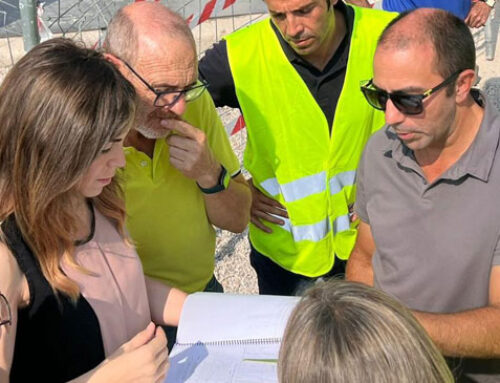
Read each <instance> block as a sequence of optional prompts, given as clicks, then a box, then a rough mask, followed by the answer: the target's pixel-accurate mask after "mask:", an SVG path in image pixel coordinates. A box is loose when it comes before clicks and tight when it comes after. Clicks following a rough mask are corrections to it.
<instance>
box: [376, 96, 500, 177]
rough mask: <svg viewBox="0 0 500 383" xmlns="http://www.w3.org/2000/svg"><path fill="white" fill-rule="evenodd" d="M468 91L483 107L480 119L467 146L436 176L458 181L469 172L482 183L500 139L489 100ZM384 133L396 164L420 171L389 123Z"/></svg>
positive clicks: (499, 124)
mask: <svg viewBox="0 0 500 383" xmlns="http://www.w3.org/2000/svg"><path fill="white" fill-rule="evenodd" d="M472 92H473V93H472V95H473V97H474V99H475V100H476V102H477V103H478V104H479V105H481V106H483V107H484V109H485V110H484V116H483V120H482V121H481V125H480V127H479V130H478V132H477V134H476V137H475V138H474V141H472V144H471V145H470V147H469V148H468V149H467V150H466V151H465V153H464V154H463V155H462V156H461V157H460V158H459V159H458V161H457V162H456V163H455V164H453V165H452V166H451V167H450V169H448V170H447V171H446V172H445V173H444V174H443V175H442V176H441V177H439V179H450V180H458V179H460V178H461V177H463V176H464V175H466V174H469V175H471V176H473V177H476V178H478V179H481V180H483V181H485V182H486V181H488V178H489V175H490V171H491V168H492V166H493V161H494V160H495V155H496V152H497V148H498V144H499V139H500V114H499V112H498V111H497V110H496V109H495V108H494V106H493V105H492V103H491V102H487V101H486V98H485V97H484V95H483V94H482V93H481V92H479V91H477V90H473V91H472ZM385 133H386V135H387V138H388V139H389V140H390V142H391V144H390V148H389V150H388V152H386V153H387V154H389V152H390V154H391V156H392V158H393V159H394V160H395V161H396V162H398V163H399V164H400V165H402V166H404V167H407V168H410V169H413V170H415V171H417V172H418V173H419V174H422V171H421V169H420V166H419V165H418V163H417V161H416V159H415V156H414V154H413V151H412V150H411V149H408V148H407V147H406V146H405V145H404V144H403V143H402V141H401V140H400V139H399V138H398V136H397V135H396V134H395V133H394V130H393V129H392V128H391V127H390V126H387V127H386V128H385Z"/></svg>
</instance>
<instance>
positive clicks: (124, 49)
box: [103, 2, 196, 64]
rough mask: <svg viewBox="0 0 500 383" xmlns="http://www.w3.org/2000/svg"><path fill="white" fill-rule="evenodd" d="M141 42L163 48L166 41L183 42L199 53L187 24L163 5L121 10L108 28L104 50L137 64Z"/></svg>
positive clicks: (146, 3)
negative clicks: (181, 40) (180, 40)
mask: <svg viewBox="0 0 500 383" xmlns="http://www.w3.org/2000/svg"><path fill="white" fill-rule="evenodd" d="M152 30H154V31H155V33H154V34H152V33H151V31H152ZM142 38H144V39H146V38H147V39H148V40H149V41H153V42H154V43H156V44H164V42H165V40H166V39H183V40H185V41H187V42H189V44H191V45H192V46H193V48H194V49H196V44H195V41H194V38H193V34H192V33H191V29H189V25H188V24H187V22H186V21H185V20H184V19H183V18H182V17H181V16H180V15H179V14H177V13H175V12H174V11H172V10H170V9H169V8H167V7H165V6H164V5H162V4H159V3H150V2H139V3H132V4H130V5H127V6H126V7H123V8H121V9H120V10H119V11H118V12H117V13H116V14H115V15H114V16H113V18H112V19H111V21H110V23H109V25H108V33H107V35H106V39H105V41H104V45H103V49H104V51H105V52H107V53H111V54H113V55H114V56H117V57H119V58H121V59H123V60H125V61H127V62H128V63H129V64H134V63H135V61H136V60H137V55H138V51H139V45H140V42H141V40H142Z"/></svg>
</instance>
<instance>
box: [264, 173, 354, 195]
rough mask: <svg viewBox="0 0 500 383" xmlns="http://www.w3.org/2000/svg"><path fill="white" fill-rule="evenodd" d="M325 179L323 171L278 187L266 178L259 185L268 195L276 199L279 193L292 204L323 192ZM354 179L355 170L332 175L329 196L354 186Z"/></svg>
mask: <svg viewBox="0 0 500 383" xmlns="http://www.w3.org/2000/svg"><path fill="white" fill-rule="evenodd" d="M325 178H326V173H325V172H324V171H323V172H320V173H316V174H313V175H311V176H307V177H302V178H300V179H298V180H295V181H292V182H288V183H286V184H283V185H280V184H279V183H278V180H277V179H276V178H268V179H267V180H265V181H263V182H261V184H260V185H261V186H262V188H263V189H264V190H265V191H266V192H268V193H269V195H272V196H273V197H276V196H277V195H278V194H279V193H280V192H281V193H282V194H283V198H284V199H285V201H286V202H294V201H297V200H299V199H302V198H306V197H308V196H310V195H313V194H317V193H321V192H323V191H325V188H326V187H325ZM355 179H356V171H355V170H349V171H347V172H342V173H338V174H336V175H334V176H333V177H332V178H330V180H329V181H328V182H329V184H330V194H337V193H340V192H341V191H342V188H344V187H345V186H352V185H354V181H355Z"/></svg>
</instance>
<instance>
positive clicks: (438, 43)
mask: <svg viewBox="0 0 500 383" xmlns="http://www.w3.org/2000/svg"><path fill="white" fill-rule="evenodd" d="M404 22H412V23H413V24H414V25H415V28H412V29H411V30H410V29H406V31H407V32H406V33H404V32H402V30H401V28H399V27H400V25H401V24H402V23H404ZM429 42H430V43H431V44H432V47H433V48H434V51H435V54H436V56H435V62H434V65H435V67H436V69H437V71H438V73H439V74H440V75H441V76H442V77H443V78H448V77H449V76H451V75H452V74H453V73H455V72H458V71H460V70H465V69H472V70H474V69H475V67H476V48H475V46H474V39H473V37H472V34H471V32H470V30H469V28H468V27H467V25H466V24H465V23H464V22H463V21H462V20H461V19H459V18H458V17H456V16H455V15H453V14H452V13H450V12H447V11H444V10H441V9H432V10H430V9H417V10H413V11H409V12H404V13H401V14H400V15H399V16H397V17H396V18H395V19H393V20H392V21H391V22H390V23H389V24H388V25H387V27H386V28H385V29H384V31H383V32H382V34H381V35H380V38H379V41H378V47H381V46H387V47H389V48H390V47H393V48H396V49H405V48H408V47H409V46H411V45H413V44H425V43H429Z"/></svg>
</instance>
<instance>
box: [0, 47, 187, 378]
mask: <svg viewBox="0 0 500 383" xmlns="http://www.w3.org/2000/svg"><path fill="white" fill-rule="evenodd" d="M135 105H136V94H135V91H134V88H133V86H132V85H131V84H130V83H129V82H128V81H127V80H125V79H124V78H123V76H122V75H121V74H120V73H119V72H118V71H117V70H116V69H115V68H114V66H113V65H112V64H111V63H109V62H108V61H106V60H105V59H104V58H103V56H102V55H101V54H100V53H97V52H95V51H92V50H88V49H84V48H81V47H78V46H76V45H75V44H74V43H72V42H71V41H69V40H66V39H54V40H49V41H46V42H44V43H42V44H40V45H38V46H36V47H35V48H33V49H32V50H31V51H30V52H29V53H28V54H26V55H25V56H24V57H23V58H22V59H21V60H20V61H19V62H18V63H17V64H16V65H15V66H14V67H13V68H12V70H11V71H10V72H9V73H8V74H7V76H6V78H5V80H4V81H3V83H2V85H1V87H0V121H1V122H2V123H1V124H0V222H2V223H1V230H0V236H1V237H0V293H1V299H0V381H1V382H7V381H10V382H30V381H41V382H66V381H70V380H71V381H74V382H90V381H92V382H115V381H116V382H143V381H144V382H161V381H163V379H164V376H165V373H166V371H167V368H168V355H167V351H166V343H167V341H166V338H165V334H164V333H163V330H161V328H155V326H154V325H153V323H152V320H153V322H156V323H158V324H167V323H168V324H174V325H175V324H177V322H178V318H179V315H180V309H181V307H182V303H183V300H184V298H185V294H184V293H182V292H180V291H177V290H175V289H170V288H169V287H167V286H165V285H163V284H161V283H159V282H157V281H154V280H150V279H147V280H145V278H144V274H143V270H142V267H141V262H140V260H139V258H138V256H137V254H136V252H135V250H134V248H133V247H132V246H131V244H130V243H129V241H127V240H126V238H127V235H126V233H125V230H124V219H125V210H124V203H123V201H122V199H121V192H120V187H119V183H118V180H117V179H116V178H115V172H116V170H117V169H118V168H120V167H123V166H124V165H125V158H124V154H123V139H124V137H125V135H126V134H127V132H128V130H129V129H130V127H131V125H132V123H133V121H134V115H135Z"/></svg>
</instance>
